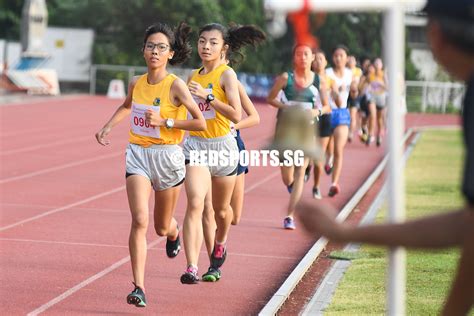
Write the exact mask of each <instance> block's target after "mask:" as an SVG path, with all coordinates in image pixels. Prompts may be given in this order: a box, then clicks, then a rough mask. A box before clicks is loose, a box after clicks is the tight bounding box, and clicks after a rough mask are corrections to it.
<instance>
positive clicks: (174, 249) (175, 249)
mask: <svg viewBox="0 0 474 316" xmlns="http://www.w3.org/2000/svg"><path fill="white" fill-rule="evenodd" d="M180 250H181V242H180V241H179V231H178V237H177V238H176V240H169V239H168V238H167V239H166V255H167V256H168V258H174V257H176V256H177V255H178V253H179V251H180Z"/></svg>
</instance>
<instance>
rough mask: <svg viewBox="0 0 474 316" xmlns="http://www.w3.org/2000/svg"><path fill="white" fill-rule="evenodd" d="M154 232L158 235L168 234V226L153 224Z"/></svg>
mask: <svg viewBox="0 0 474 316" xmlns="http://www.w3.org/2000/svg"><path fill="white" fill-rule="evenodd" d="M155 232H156V234H157V235H158V236H160V237H163V236H168V233H169V227H165V226H162V225H159V224H155Z"/></svg>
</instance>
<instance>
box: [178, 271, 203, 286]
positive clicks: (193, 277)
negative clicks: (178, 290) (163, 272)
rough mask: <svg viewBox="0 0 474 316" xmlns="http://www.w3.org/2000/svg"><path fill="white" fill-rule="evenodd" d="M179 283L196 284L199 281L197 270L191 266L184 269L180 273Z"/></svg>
mask: <svg viewBox="0 0 474 316" xmlns="http://www.w3.org/2000/svg"><path fill="white" fill-rule="evenodd" d="M180 280H181V283H183V284H197V283H198V282H199V277H198V275H197V270H196V269H192V268H187V269H186V271H185V272H184V273H183V275H181V279H180Z"/></svg>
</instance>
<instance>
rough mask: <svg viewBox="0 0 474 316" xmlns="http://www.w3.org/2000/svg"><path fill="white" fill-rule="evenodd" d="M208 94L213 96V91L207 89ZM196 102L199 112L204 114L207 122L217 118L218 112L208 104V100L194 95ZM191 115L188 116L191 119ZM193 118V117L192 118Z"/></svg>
mask: <svg viewBox="0 0 474 316" xmlns="http://www.w3.org/2000/svg"><path fill="white" fill-rule="evenodd" d="M205 90H206V92H207V93H209V94H211V93H212V89H205ZM193 99H194V101H196V103H197V105H198V108H199V110H200V111H201V112H202V115H203V116H204V118H205V119H206V120H210V119H213V118H216V110H215V109H214V108H213V107H212V106H211V105H210V104H209V103H207V102H206V100H204V99H202V98H200V97H197V96H195V95H193ZM189 116H190V115H188V117H189ZM191 118H192V117H191Z"/></svg>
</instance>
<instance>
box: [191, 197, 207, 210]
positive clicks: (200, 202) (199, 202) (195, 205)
mask: <svg viewBox="0 0 474 316" xmlns="http://www.w3.org/2000/svg"><path fill="white" fill-rule="evenodd" d="M188 209H191V210H192V211H193V212H194V211H199V210H203V209H204V199H201V198H199V197H193V198H191V199H188Z"/></svg>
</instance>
